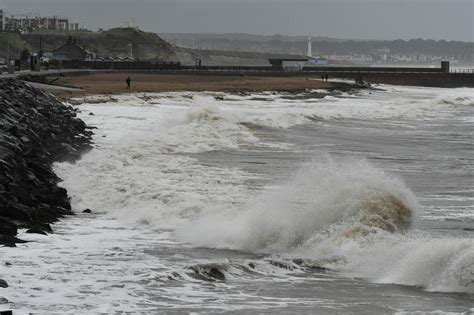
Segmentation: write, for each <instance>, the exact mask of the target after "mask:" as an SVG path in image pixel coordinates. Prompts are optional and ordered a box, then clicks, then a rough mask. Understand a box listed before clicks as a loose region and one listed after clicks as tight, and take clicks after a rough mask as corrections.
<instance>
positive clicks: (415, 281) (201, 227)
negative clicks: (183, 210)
mask: <svg viewBox="0 0 474 315" xmlns="http://www.w3.org/2000/svg"><path fill="white" fill-rule="evenodd" d="M418 218H419V205H418V203H417V200H416V198H415V196H414V194H413V193H412V192H411V191H410V190H409V188H408V187H406V185H405V184H404V183H403V182H402V181H401V180H400V179H398V178H396V177H393V176H391V175H389V174H387V173H385V172H383V171H381V170H379V169H377V168H375V167H373V166H372V165H370V164H369V163H367V162H365V161H348V160H339V161H335V160H332V159H325V160H324V161H321V162H313V163H311V164H309V165H307V166H306V167H304V168H303V169H302V170H301V171H300V172H299V173H298V174H297V175H296V176H295V177H294V179H293V180H291V181H290V182H289V183H288V184H286V185H284V186H282V187H279V188H277V189H275V190H274V191H271V192H268V193H266V194H264V195H263V196H261V197H259V198H257V200H254V201H252V202H251V203H249V204H248V205H247V207H246V208H245V210H241V211H240V212H238V213H235V211H234V212H230V211H219V212H215V213H212V214H208V215H206V216H204V217H201V218H199V219H196V220H192V221H190V223H189V224H186V225H184V226H182V227H181V228H178V229H177V231H176V234H177V235H178V237H179V238H180V239H181V240H183V241H186V242H190V243H192V244H194V245H198V246H206V247H212V248H232V249H239V250H247V251H251V252H260V253H270V254H277V255H279V256H281V257H287V258H288V259H289V260H292V259H293V260H294V259H298V260H299V261H300V262H301V261H305V266H312V267H315V268H324V269H331V270H335V271H339V272H342V273H343V274H347V275H349V276H356V277H364V278H366V279H369V280H371V281H374V282H381V283H394V284H403V285H413V286H420V287H423V288H425V289H427V290H432V291H450V292H451V291H455V292H474V259H473V258H474V244H473V243H472V240H467V239H459V238H433V237H431V236H430V237H429V236H424V235H420V234H419V233H418V232H416V230H415V229H413V227H414V226H416V224H417V220H418ZM308 262H310V263H308Z"/></svg>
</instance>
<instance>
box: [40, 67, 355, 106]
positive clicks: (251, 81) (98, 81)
mask: <svg viewBox="0 0 474 315" xmlns="http://www.w3.org/2000/svg"><path fill="white" fill-rule="evenodd" d="M127 77H130V78H131V80H132V82H131V89H130V90H127V89H126V87H127V85H126V82H125V80H126V78H127ZM50 81H53V83H52V84H54V85H50V86H49V88H48V90H50V91H51V92H53V93H54V94H55V95H56V96H57V97H59V98H61V99H62V100H68V99H70V98H75V97H86V96H91V95H118V94H129V93H164V92H225V93H252V92H268V91H271V92H287V93H301V92H307V91H308V90H316V89H324V90H329V91H331V90H343V91H347V90H352V89H360V88H363V87H361V86H358V85H355V84H352V83H346V82H339V81H331V80H329V81H328V82H326V81H322V80H321V78H316V77H314V76H312V77H311V76H309V77H255V76H219V75H209V76H198V75H170V74H137V73H127V72H123V73H122V72H121V73H93V74H85V75H74V76H63V77H51V76H50V77H45V78H44V79H43V81H41V82H38V83H48V82H50Z"/></svg>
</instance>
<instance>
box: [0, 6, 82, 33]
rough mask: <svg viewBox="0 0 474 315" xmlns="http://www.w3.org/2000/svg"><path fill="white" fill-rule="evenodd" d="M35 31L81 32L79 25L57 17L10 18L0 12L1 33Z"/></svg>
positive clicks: (28, 15) (19, 16)
mask: <svg viewBox="0 0 474 315" xmlns="http://www.w3.org/2000/svg"><path fill="white" fill-rule="evenodd" d="M35 30H54V31H63V32H67V31H75V32H77V31H79V30H80V27H79V24H78V23H70V22H69V19H67V18H62V17H57V16H31V14H22V15H11V16H8V15H7V14H6V13H5V11H3V10H0V31H2V32H3V31H11V32H16V31H19V32H32V31H35Z"/></svg>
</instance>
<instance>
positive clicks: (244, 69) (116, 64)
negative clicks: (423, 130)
mask: <svg viewBox="0 0 474 315" xmlns="http://www.w3.org/2000/svg"><path fill="white" fill-rule="evenodd" d="M62 67H63V68H67V69H95V70H114V71H155V72H156V71H158V72H176V71H178V72H180V73H183V72H184V73H188V72H189V73H214V72H215V73H223V74H224V73H230V74H245V73H247V74H251V73H254V74H272V73H273V74H277V73H278V74H282V75H283V74H289V75H291V74H297V73H300V74H306V75H320V74H323V73H328V74H337V75H341V74H342V75H351V76H353V75H358V74H360V75H366V74H415V73H416V74H443V73H446V72H444V69H443V68H421V67H420V68H415V67H357V66H353V67H349V66H316V67H314V66H312V67H304V68H302V69H298V70H294V69H283V68H281V67H272V66H183V65H181V64H180V63H173V62H168V63H166V62H165V63H154V62H147V61H77V60H72V61H63V62H62ZM449 73H474V69H467V68H465V69H458V68H454V69H451V70H450V71H449Z"/></svg>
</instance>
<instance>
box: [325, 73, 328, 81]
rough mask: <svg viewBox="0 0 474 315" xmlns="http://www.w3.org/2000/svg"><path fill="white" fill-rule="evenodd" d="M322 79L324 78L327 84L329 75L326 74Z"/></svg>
mask: <svg viewBox="0 0 474 315" xmlns="http://www.w3.org/2000/svg"><path fill="white" fill-rule="evenodd" d="M324 77H325V78H326V82H328V78H329V75H328V74H327V73H326V74H325V75H324Z"/></svg>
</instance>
